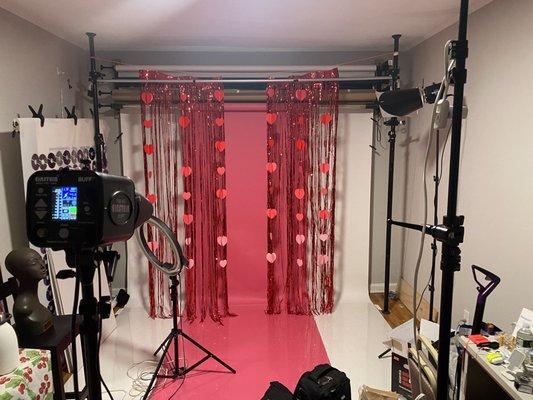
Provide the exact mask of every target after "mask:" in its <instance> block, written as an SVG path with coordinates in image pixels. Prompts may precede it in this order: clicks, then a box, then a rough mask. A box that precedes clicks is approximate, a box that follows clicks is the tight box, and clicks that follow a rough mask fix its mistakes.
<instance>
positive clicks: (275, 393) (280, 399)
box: [261, 382, 293, 400]
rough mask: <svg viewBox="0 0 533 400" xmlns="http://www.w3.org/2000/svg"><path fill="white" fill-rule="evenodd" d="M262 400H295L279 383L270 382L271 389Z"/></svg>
mask: <svg viewBox="0 0 533 400" xmlns="http://www.w3.org/2000/svg"><path fill="white" fill-rule="evenodd" d="M261 400H293V398H292V393H291V391H290V390H289V389H287V388H286V387H285V386H283V384H281V383H279V382H270V387H269V388H268V390H267V391H266V393H265V395H264V396H263V398H262V399H261Z"/></svg>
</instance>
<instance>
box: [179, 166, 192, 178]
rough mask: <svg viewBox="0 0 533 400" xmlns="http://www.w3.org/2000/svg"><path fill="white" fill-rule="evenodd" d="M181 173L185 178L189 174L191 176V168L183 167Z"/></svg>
mask: <svg viewBox="0 0 533 400" xmlns="http://www.w3.org/2000/svg"><path fill="white" fill-rule="evenodd" d="M181 173H182V175H183V176H185V177H187V176H189V175H190V174H192V168H191V167H189V166H188V165H185V166H183V167H182V168H181Z"/></svg>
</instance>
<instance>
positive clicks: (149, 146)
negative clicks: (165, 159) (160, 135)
mask: <svg viewBox="0 0 533 400" xmlns="http://www.w3.org/2000/svg"><path fill="white" fill-rule="evenodd" d="M143 150H144V152H145V153H146V154H148V155H150V154H152V153H153V152H154V145H153V144H145V145H144V146H143Z"/></svg>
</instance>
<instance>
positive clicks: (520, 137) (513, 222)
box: [393, 0, 533, 328]
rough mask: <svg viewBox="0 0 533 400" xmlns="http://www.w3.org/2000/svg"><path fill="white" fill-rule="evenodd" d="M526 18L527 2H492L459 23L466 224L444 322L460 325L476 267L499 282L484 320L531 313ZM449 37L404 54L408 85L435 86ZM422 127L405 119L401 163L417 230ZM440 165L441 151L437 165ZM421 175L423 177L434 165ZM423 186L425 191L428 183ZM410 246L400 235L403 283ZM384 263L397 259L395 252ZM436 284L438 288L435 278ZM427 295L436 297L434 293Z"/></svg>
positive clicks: (530, 28) (408, 275) (423, 121)
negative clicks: (463, 41)
mask: <svg viewBox="0 0 533 400" xmlns="http://www.w3.org/2000/svg"><path fill="white" fill-rule="evenodd" d="M532 20H533V2H532V1H531V0H495V1H494V2H493V3H491V4H489V5H487V6H485V7H484V8H482V9H480V10H479V11H477V12H475V13H473V14H472V15H471V17H470V20H469V44H470V55H469V58H468V61H467V68H468V81H467V85H466V104H467V105H468V108H469V114H468V119H467V120H466V122H465V123H464V129H463V139H462V149H461V150H462V155H461V167H460V181H459V183H460V190H459V203H458V212H459V213H460V214H464V215H465V216H466V221H465V229H466V235H465V242H464V244H463V245H462V250H463V253H462V256H463V261H462V270H461V272H459V273H457V274H456V281H455V282H456V287H455V294H454V295H455V297H454V322H456V321H458V320H459V319H460V318H461V317H462V315H463V309H467V310H469V311H470V317H471V318H472V316H473V309H474V306H475V297H476V291H475V286H474V282H473V279H472V276H471V271H470V266H471V265H472V264H477V265H480V266H483V267H486V268H488V269H489V270H491V271H493V272H495V273H496V274H498V275H499V276H500V277H501V278H502V283H501V285H500V286H499V287H498V288H497V289H496V290H495V292H494V294H493V295H491V297H490V299H489V302H488V305H487V309H486V314H485V315H486V319H487V320H489V321H493V322H494V323H496V324H497V325H499V326H501V327H502V328H508V327H509V324H510V323H511V322H512V321H514V320H516V319H517V317H518V314H519V313H520V310H521V308H522V307H524V306H525V307H528V308H532V309H533V296H532V295H531V293H532V292H531V288H532V284H533V272H532V271H533V270H532V263H533V256H532V253H531V251H530V249H531V237H532V234H533V228H532V227H533V224H532V221H533V208H532V207H531V205H532V204H533V184H532V180H531V174H532V173H533V172H532V171H533V157H532V149H533V135H532V128H531V122H530V119H531V107H532V106H533V99H532V97H531V94H532V93H533V84H532V83H531V79H530V77H529V71H530V70H531V65H532V64H533V53H532V52H531V50H532V49H533V44H532V41H531V37H533V25H532V24H531V21H532ZM456 36H457V30H456V27H451V28H449V29H446V30H445V31H443V32H441V33H439V34H437V35H435V36H434V37H432V38H430V39H428V40H427V41H425V42H423V43H422V44H420V45H419V46H417V47H415V48H414V49H412V51H410V52H409V59H410V60H409V62H410V64H411V65H410V69H411V83H412V84H420V83H421V82H422V80H424V82H426V83H429V82H432V81H437V80H440V78H441V76H442V71H441V70H442V68H443V67H442V63H443V62H442V48H443V45H444V43H445V42H446V40H448V39H454V38H456ZM429 119H430V109H429V107H426V108H425V109H424V110H423V111H421V112H420V113H419V114H418V115H416V116H414V117H413V118H411V119H410V121H409V126H410V130H409V135H410V140H411V144H410V145H409V146H408V151H407V153H406V154H404V155H403V157H405V158H406V160H407V161H406V162H407V163H408V164H409V166H408V170H407V172H408V178H407V182H406V186H405V193H406V198H407V202H406V204H407V209H406V213H407V215H406V218H407V219H408V220H412V221H418V222H419V221H421V218H422V215H421V210H422V192H421V173H422V167H423V156H424V150H425V146H426V143H427V139H428V134H427V133H428V124H429ZM447 163H448V158H447V153H446V159H445V165H446V166H447V165H448V164H447ZM429 168H430V169H431V171H433V168H434V158H432V159H431V160H430V163H429ZM447 176H448V168H447V167H446V168H445V173H444V178H443V182H442V188H443V190H442V191H441V192H443V193H442V196H441V197H440V215H441V216H442V215H443V213H444V211H445V207H446V188H447V184H448V181H447ZM429 185H430V187H432V182H431V180H430V181H429ZM430 193H432V190H431V191H430ZM430 196H432V194H430ZM430 210H431V207H430ZM418 240H419V233H417V232H412V231H409V232H408V233H407V234H406V240H405V246H406V254H405V260H404V262H403V275H404V277H405V279H407V280H408V281H410V282H412V280H413V266H414V264H415V261H416V253H417V245H418ZM393 255H394V257H396V258H398V259H401V255H400V254H399V253H397V252H395V253H394V254H393ZM439 260H440V256H439ZM429 265H430V251H429V246H426V252H425V257H424V263H423V272H422V274H421V278H420V282H425V281H426V279H427V276H428V270H429ZM437 277H438V279H437V283H438V287H440V270H438V271H437ZM436 296H437V297H436V298H437V299H439V297H440V293H439V291H438V290H437V293H436Z"/></svg>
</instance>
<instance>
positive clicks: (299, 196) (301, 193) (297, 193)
mask: <svg viewBox="0 0 533 400" xmlns="http://www.w3.org/2000/svg"><path fill="white" fill-rule="evenodd" d="M294 195H295V196H296V198H297V199H298V200H302V199H303V198H304V196H305V190H304V189H302V188H299V189H296V190H295V191H294Z"/></svg>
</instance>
